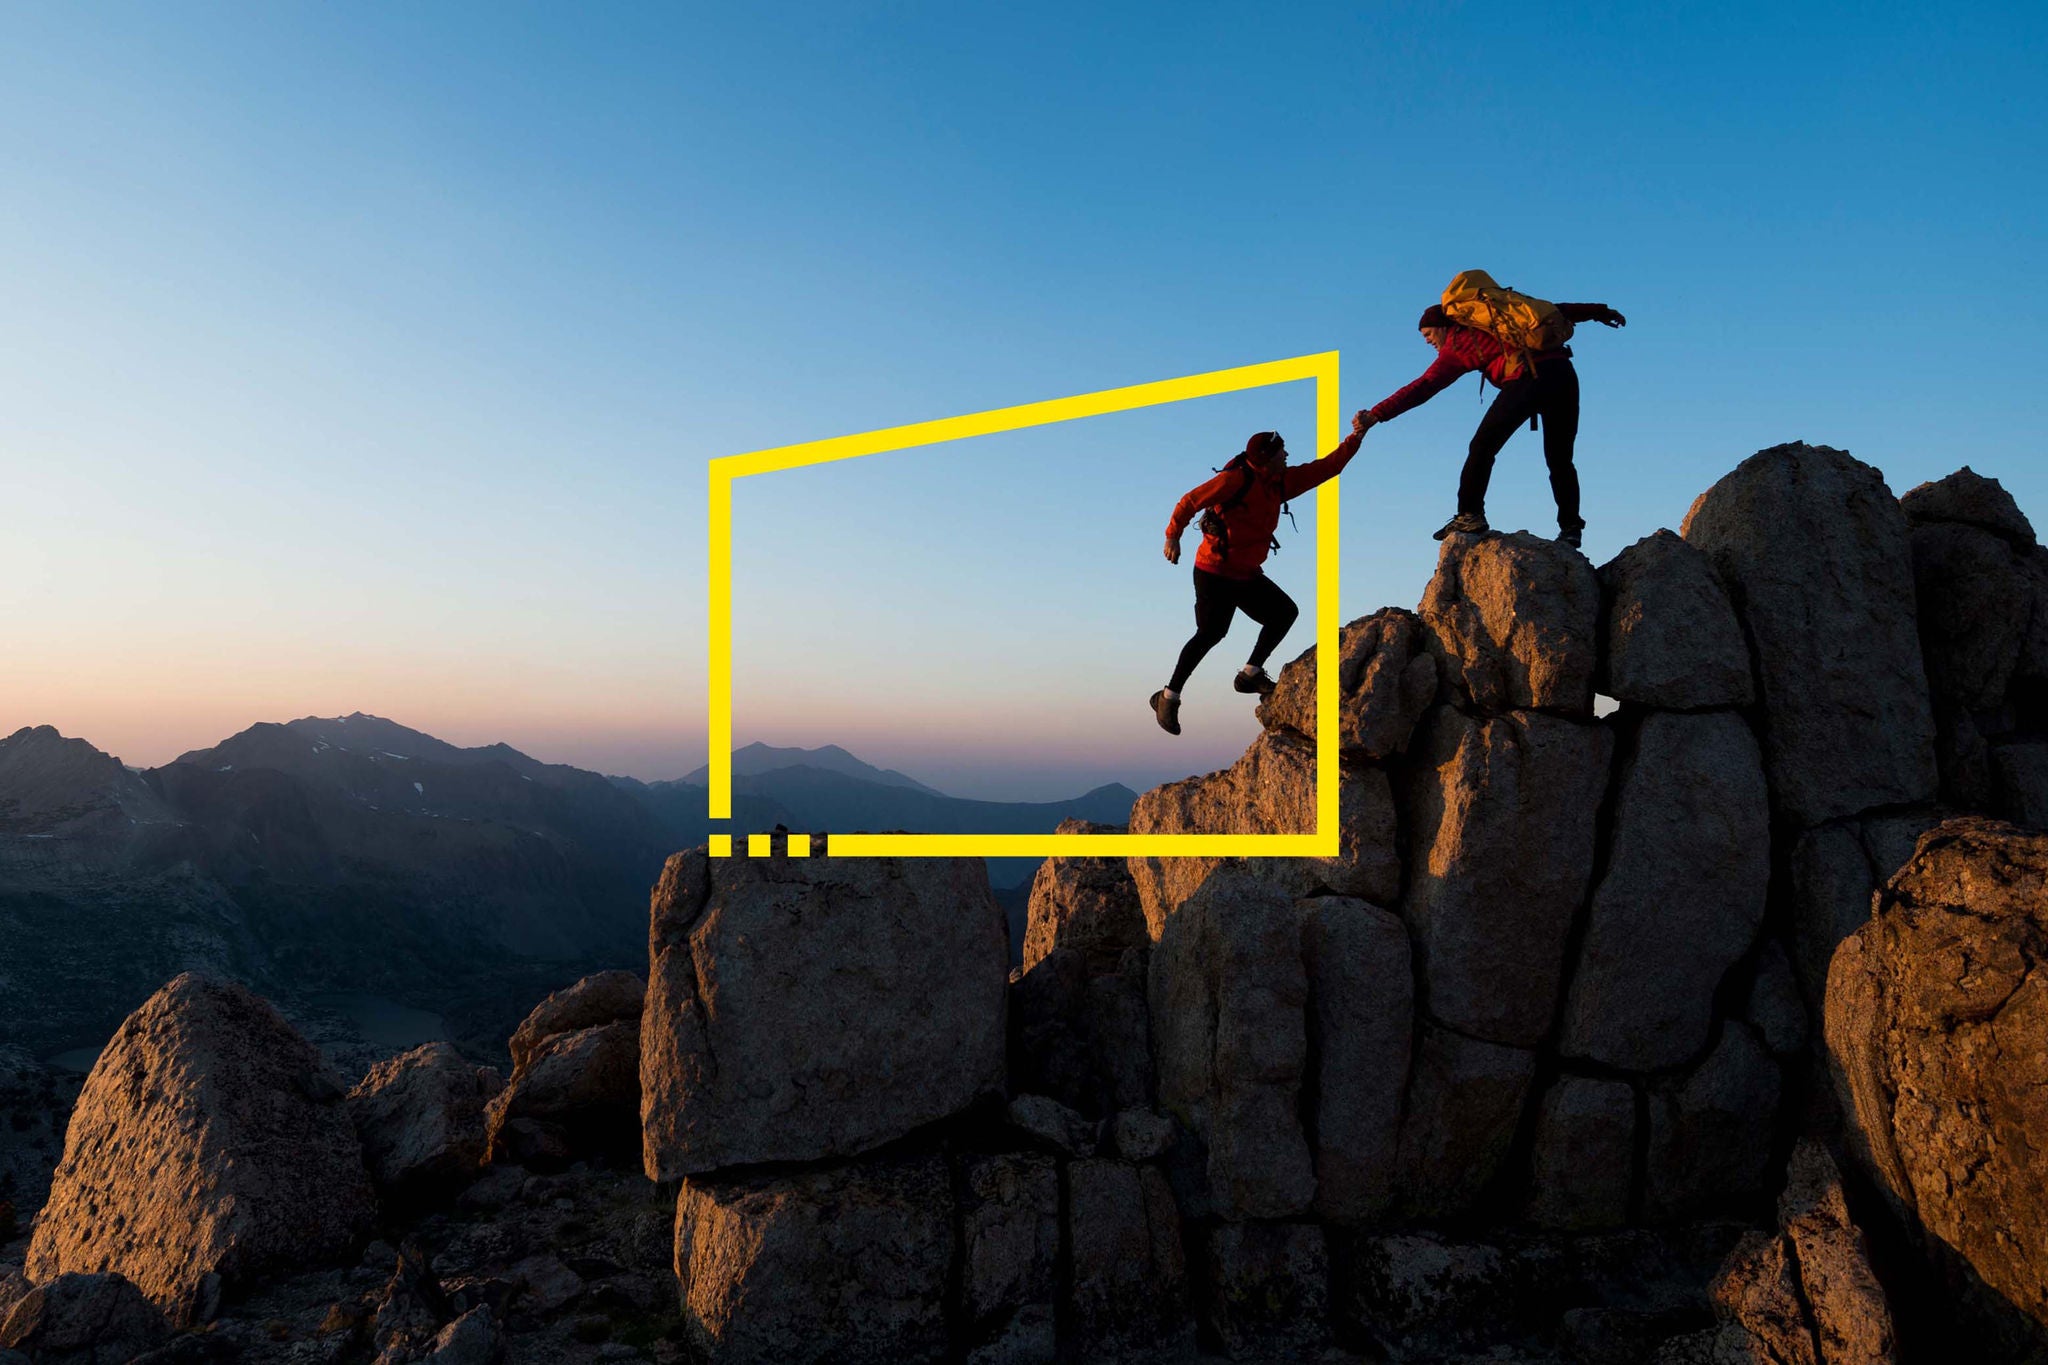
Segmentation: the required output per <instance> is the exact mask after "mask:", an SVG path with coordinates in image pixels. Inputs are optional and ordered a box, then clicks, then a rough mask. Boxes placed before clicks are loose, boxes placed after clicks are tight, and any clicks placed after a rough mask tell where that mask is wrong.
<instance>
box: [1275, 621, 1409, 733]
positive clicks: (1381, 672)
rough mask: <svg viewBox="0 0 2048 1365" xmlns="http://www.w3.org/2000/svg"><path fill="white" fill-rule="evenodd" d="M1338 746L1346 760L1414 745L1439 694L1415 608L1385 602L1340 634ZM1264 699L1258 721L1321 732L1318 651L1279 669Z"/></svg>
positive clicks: (1281, 727) (1311, 649) (1310, 651)
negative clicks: (1417, 731)
mask: <svg viewBox="0 0 2048 1365" xmlns="http://www.w3.org/2000/svg"><path fill="white" fill-rule="evenodd" d="M1337 641H1338V643H1337V718H1338V743H1339V744H1340V745H1341V746H1342V747H1343V752H1344V755H1345V757H1347V758H1350V759H1354V760H1357V761H1361V762H1373V763H1377V762H1381V761H1383V760H1385V759H1389V758H1392V757H1393V756H1394V755H1396V754H1398V753H1401V752H1402V751H1404V750H1405V749H1406V748H1407V747H1408V737H1409V736H1410V735H1412V734H1413V733H1414V732H1415V723H1416V722H1417V721H1418V720H1420V719H1422V713H1423V712H1424V711H1426V710H1428V709H1429V704H1430V702H1432V701H1434V700H1435V699H1436V673H1437V664H1436V659H1435V657H1434V656H1433V655H1432V654H1431V653H1430V652H1429V642H1428V640H1427V639H1426V638H1425V635H1424V632H1423V629H1422V622H1421V620H1420V619H1419V618H1417V617H1416V615H1415V613H1413V612H1409V611H1402V610H1401V609H1400V608H1398V607H1385V608H1382V609H1381V610H1379V611H1376V612H1374V613H1373V614H1372V615H1370V616H1362V617H1360V618H1359V619H1358V620H1356V621H1353V622H1352V623H1351V624H1350V625H1348V626H1346V627H1344V629H1343V630H1342V631H1341V632H1340V633H1339V635H1338V637H1337ZM1274 681H1275V686H1274V688H1273V694H1272V695H1271V696H1269V697H1267V698H1265V699H1264V700H1262V701H1260V703H1259V723H1260V724H1261V725H1264V726H1265V727H1266V728H1267V729H1269V730H1276V729H1278V730H1292V731H1294V732H1295V733H1297V734H1299V735H1302V736H1304V737H1306V738H1308V739H1314V738H1315V737H1316V650H1315V646H1313V645H1311V646H1309V648H1308V649H1306V650H1304V651H1303V652H1302V653H1301V654H1300V655H1299V656H1297V657H1296V658H1295V659H1293V660H1292V661H1291V662H1289V663H1288V665H1287V666H1286V667H1285V668H1283V669H1281V670H1280V676H1279V677H1278V678H1277V679H1275V680H1274Z"/></svg>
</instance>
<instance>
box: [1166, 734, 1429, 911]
mask: <svg viewBox="0 0 2048 1365" xmlns="http://www.w3.org/2000/svg"><path fill="white" fill-rule="evenodd" d="M1315 767H1316V758H1315V750H1314V746H1313V745H1312V744H1311V743H1310V742H1309V741H1307V740H1305V739H1303V738H1301V737H1300V736H1299V735H1296V734H1293V733H1291V732H1289V731H1286V730H1267V731H1264V732H1262V733H1261V734H1260V735H1259V737H1258V738H1257V739H1255V740H1253V741H1252V744H1251V747H1250V748H1248V749H1246V750H1245V752H1244V756H1243V757H1242V758H1240V759H1238V761H1237V762H1236V763H1234V764H1232V765H1231V766H1230V767H1228V768H1225V769H1224V770H1223V771H1221V772H1215V773H1210V774H1208V775H1206V776H1203V777H1190V778H1187V779H1185V780H1184V781H1180V782H1169V783H1167V784H1166V785H1165V786H1163V787H1154V788H1153V789H1152V790H1151V791H1148V792H1146V793H1145V794H1144V795H1142V796H1140V797H1139V798H1138V800H1137V802H1136V804H1134V805H1133V806H1132V807H1131V832H1132V833H1134V834H1311V833H1314V832H1315V827H1316V800H1315V793H1316V783H1315ZM1337 823H1338V826H1339V829H1340V831H1341V833H1342V842H1341V844H1340V846H1339V853H1338V856H1336V857H1334V858H1258V859H1252V860H1244V859H1235V860H1226V859H1218V858H1187V857H1177V858H1132V859H1131V860H1130V870H1131V876H1132V877H1133V878H1134V879H1135V880H1136V882H1137V885H1138V896H1139V899H1140V901H1141V903H1142V904H1143V905H1144V907H1145V920H1146V923H1147V925H1148V926H1149V927H1150V929H1151V933H1152V937H1153V938H1155V939H1156V938H1158V937H1159V935H1160V933H1161V931H1162V929H1163V926H1164V925H1165V923H1166V920H1167V919H1168V918H1169V917H1170V916H1171V915H1172V914H1173V913H1174V911H1175V908H1176V907H1178V906H1180V905H1182V904H1184V903H1186V901H1187V900H1188V898H1189V897H1190V896H1192V895H1194V893H1195V891H1196V889H1197V888H1198V887H1200V886H1201V885H1202V883H1203V882H1204V881H1205V880H1207V878H1208V877H1209V875H1210V873H1212V872H1213V871H1215V869H1216V868H1217V867H1218V866H1220V865H1222V864H1223V863H1224V862H1226V861H1229V862H1234V863H1236V864H1237V865H1239V866H1242V867H1244V868H1247V869H1249V870H1252V871H1254V872H1256V873H1257V875H1258V876H1259V877H1260V878H1261V879H1263V880H1265V881H1266V882H1268V883H1270V884H1271V885H1272V886H1273V887H1274V888H1275V890H1277V891H1279V892H1280V893H1281V894H1283V895H1286V896H1312V895H1323V894H1334V895H1339V896H1362V897H1364V898H1365V899H1366V900H1369V901H1374V902H1378V903H1380V904H1390V903H1392V902H1393V901H1394V900H1395V899H1396V898H1398V897H1399V895H1400V890H1401V861H1400V854H1399V851H1398V849H1397V848H1396V846H1395V845H1396V833H1395V820H1394V796H1393V789H1392V787H1391V786H1390V785H1389V784H1388V780H1387V775H1386V773H1385V772H1384V771H1382V770H1381V769H1379V768H1374V767H1363V766H1359V765H1355V764H1347V765H1345V767H1344V768H1343V772H1342V775H1341V777H1340V778H1339V785H1338V794H1337Z"/></svg>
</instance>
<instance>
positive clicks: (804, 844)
mask: <svg viewBox="0 0 2048 1365" xmlns="http://www.w3.org/2000/svg"><path fill="white" fill-rule="evenodd" d="M789 856H790V857H792V858H808V857H810V856H811V836H810V835H808V834H792V835H790V836H789Z"/></svg>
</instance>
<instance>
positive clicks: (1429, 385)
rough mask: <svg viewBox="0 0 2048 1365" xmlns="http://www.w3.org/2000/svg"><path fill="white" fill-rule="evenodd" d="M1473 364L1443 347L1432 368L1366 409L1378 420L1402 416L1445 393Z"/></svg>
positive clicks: (1431, 364)
mask: <svg viewBox="0 0 2048 1365" xmlns="http://www.w3.org/2000/svg"><path fill="white" fill-rule="evenodd" d="M1447 349H1448V348H1447ZM1471 368H1472V366H1470V365H1467V364H1466V363H1465V362H1464V361H1462V360H1460V359H1459V358H1458V357H1456V356H1453V355H1447V354H1445V353H1444V352H1443V351H1439V352H1437V356H1436V359H1435V360H1433V361H1431V362H1430V366H1429V368H1428V369H1426V370H1424V371H1423V372H1422V376H1421V377H1420V378H1419V379H1416V380H1415V381H1414V382H1413V383H1410V384H1407V385H1404V386H1403V387H1401V388H1399V389H1396V390H1395V391H1394V392H1393V393H1390V394H1388V395H1387V396H1386V397H1385V398H1382V399H1381V400H1380V401H1379V402H1377V403H1375V404H1373V405H1372V406H1371V407H1370V408H1367V409H1366V411H1367V412H1369V413H1371V414H1372V420H1373V421H1375V422H1385V421H1388V420H1391V419H1392V418H1395V417H1399V416H1400V415H1401V414H1402V413H1404V412H1406V411H1408V409H1410V408H1419V407H1421V406H1422V405H1423V404H1424V403H1427V402H1428V401H1429V400H1430V399H1432V398H1434V397H1436V396H1437V395H1438V394H1440V393H1442V392H1443V391H1444V390H1445V389H1447V388H1449V387H1450V386H1451V385H1452V384H1453V383H1455V382H1456V381H1457V378H1458V376H1460V375H1462V374H1464V373H1465V372H1466V371H1467V370H1470V369H1471Z"/></svg>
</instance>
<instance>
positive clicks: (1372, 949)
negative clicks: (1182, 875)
mask: <svg viewBox="0 0 2048 1365" xmlns="http://www.w3.org/2000/svg"><path fill="white" fill-rule="evenodd" d="M1300 908H1301V911H1302V958H1303V960H1304V961H1305V962H1306V963H1307V966H1308V992H1309V1022H1310V1027H1311V1029H1312V1036H1313V1038H1314V1040H1315V1046H1314V1049H1313V1051H1314V1056H1315V1063H1316V1065H1315V1111H1314V1113H1315V1118H1314V1124H1313V1131H1312V1132H1311V1133H1310V1143H1311V1146H1312V1149H1313V1152H1314V1156H1315V1173H1316V1203H1315V1209H1316V1214H1317V1216H1318V1217H1321V1218H1325V1219H1328V1220H1329V1221H1331V1222H1333V1223H1363V1222H1368V1221H1371V1220H1373V1219H1376V1218H1378V1217H1380V1216H1381V1215H1382V1214H1384V1213H1385V1212H1386V1211H1387V1209H1388V1207H1389V1206H1390V1205H1391V1203H1392V1200H1393V1193H1394V1191H1393V1183H1394V1160H1395V1152H1396V1147H1397V1144H1398V1142H1399V1139H1400V1134H1401V1096H1402V1093H1403V1092H1404V1091H1405V1090H1406V1089H1407V1085H1408V1054H1409V1050H1410V1045H1411V1039H1412V1036H1413V1031H1414V1026H1415V979H1414V965H1413V961H1412V956H1411V953H1410V950H1409V947H1408V931H1407V929H1406V928H1405V927H1404V926H1403V925H1402V923H1401V920H1400V918H1399V917H1398V916H1396V915H1394V914H1391V913H1389V912H1388V911H1385V910H1382V909H1380V908H1379V907H1378V906H1376V905H1368V904H1366V903H1365V902H1364V901H1361V900H1352V899H1349V898H1346V897H1340V896H1325V897H1320V898H1318V899H1315V900H1309V901H1303V902H1301V906H1300Z"/></svg>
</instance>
